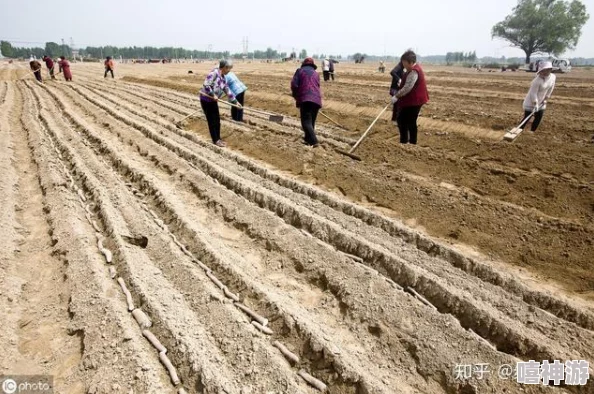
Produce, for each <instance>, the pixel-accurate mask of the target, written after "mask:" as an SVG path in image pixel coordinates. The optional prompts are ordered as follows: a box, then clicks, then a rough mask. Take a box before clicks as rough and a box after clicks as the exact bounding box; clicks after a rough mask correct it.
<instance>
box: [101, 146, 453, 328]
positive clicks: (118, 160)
mask: <svg viewBox="0 0 594 394" xmlns="http://www.w3.org/2000/svg"><path fill="white" fill-rule="evenodd" d="M126 145H127V144H122V146H126ZM118 157H123V156H122V155H114V158H113V159H112V160H113V161H114V164H118V163H119V164H120V165H121V166H122V165H124V164H122V163H123V160H121V159H117V158H118ZM126 171H129V169H126ZM138 176H139V175H137V177H138ZM143 178H145V176H141V177H140V180H142V179H143ZM207 183H208V182H207ZM141 184H143V185H144V187H143V189H147V188H148V186H149V185H148V182H147V181H146V180H144V183H141ZM200 184H201V185H204V184H205V182H204V181H202V182H200ZM196 187H197V186H196ZM151 193H154V194H155V195H156V196H158V197H157V199H158V200H159V199H160V200H161V204H162V205H167V202H168V201H170V200H171V198H163V194H164V192H163V191H161V190H152V192H151ZM219 198H221V197H219ZM228 198H230V197H227V199H228ZM243 211H245V210H242V211H241V212H243ZM172 212H174V211H169V213H168V215H169V216H173V217H175V221H181V220H183V219H181V218H180V217H179V216H177V215H175V214H174V213H172ZM239 214H240V212H235V213H233V216H236V215H239ZM176 216H177V217H176ZM175 221H174V222H172V223H170V224H169V226H170V228H171V227H173V226H175ZM255 221H256V222H257V220H255ZM251 222H252V223H253V222H254V220H253V219H252V220H251ZM244 223H245V222H244ZM244 226H245V224H244ZM268 227H269V226H268ZM294 231H296V230H294ZM298 234H299V233H298ZM182 235H183V234H182ZM189 235H190V236H189V237H188V238H189V239H196V238H197V237H196V234H192V233H190V234H189ZM302 238H303V237H302ZM269 239H270V237H269ZM190 246H191V247H190V249H191V250H193V249H194V248H195V249H197V250H201V249H204V246H203V245H199V246H197V247H196V246H195V245H190ZM281 247H283V246H282V245H279V249H280V248H281ZM284 249H285V250H286V247H285V248H284ZM327 253H328V252H327V249H326V251H325V255H327ZM207 257H208V256H207ZM215 258H216V257H215ZM300 260H302V261H303V260H304V259H303V258H302V259H300ZM203 261H205V262H208V263H212V262H213V261H214V260H213V257H210V258H205V259H203ZM311 264H312V262H309V265H311ZM327 280H328V279H326V281H327ZM382 283H386V282H385V281H384V282H382ZM337 285H338V286H340V285H339V284H338V283H334V284H333V285H332V286H337ZM384 286H387V284H386V285H384ZM355 305H356V304H355ZM448 325H449V323H448Z"/></svg>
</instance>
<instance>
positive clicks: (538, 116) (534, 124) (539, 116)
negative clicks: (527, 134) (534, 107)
mask: <svg viewBox="0 0 594 394" xmlns="http://www.w3.org/2000/svg"><path fill="white" fill-rule="evenodd" d="M531 114H532V112H531V111H524V119H523V120H526V118H528V117H530V115H531ZM543 115H544V109H541V110H540V111H538V112H537V113H535V114H534V120H533V121H532V127H531V128H530V130H532V131H536V129H538V125H540V121H541V120H542V117H543ZM526 123H528V122H526Z"/></svg>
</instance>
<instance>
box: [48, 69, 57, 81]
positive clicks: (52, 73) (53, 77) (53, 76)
mask: <svg viewBox="0 0 594 394" xmlns="http://www.w3.org/2000/svg"><path fill="white" fill-rule="evenodd" d="M49 74H50V76H51V77H52V79H56V76H55V75H54V68H53V67H52V68H50V69H49Z"/></svg>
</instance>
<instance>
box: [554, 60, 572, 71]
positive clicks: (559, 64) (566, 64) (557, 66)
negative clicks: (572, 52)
mask: <svg viewBox="0 0 594 394" xmlns="http://www.w3.org/2000/svg"><path fill="white" fill-rule="evenodd" d="M551 62H552V63H553V67H554V68H553V71H555V72H560V73H568V72H570V71H571V62H570V61H569V59H557V58H551Z"/></svg>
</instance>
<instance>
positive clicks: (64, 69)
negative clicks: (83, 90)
mask: <svg viewBox="0 0 594 394" xmlns="http://www.w3.org/2000/svg"><path fill="white" fill-rule="evenodd" d="M58 66H60V71H59V72H61V73H64V79H65V80H66V81H68V82H70V81H72V72H71V71H70V62H69V61H68V60H66V58H65V57H64V56H60V60H59V61H58Z"/></svg>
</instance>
